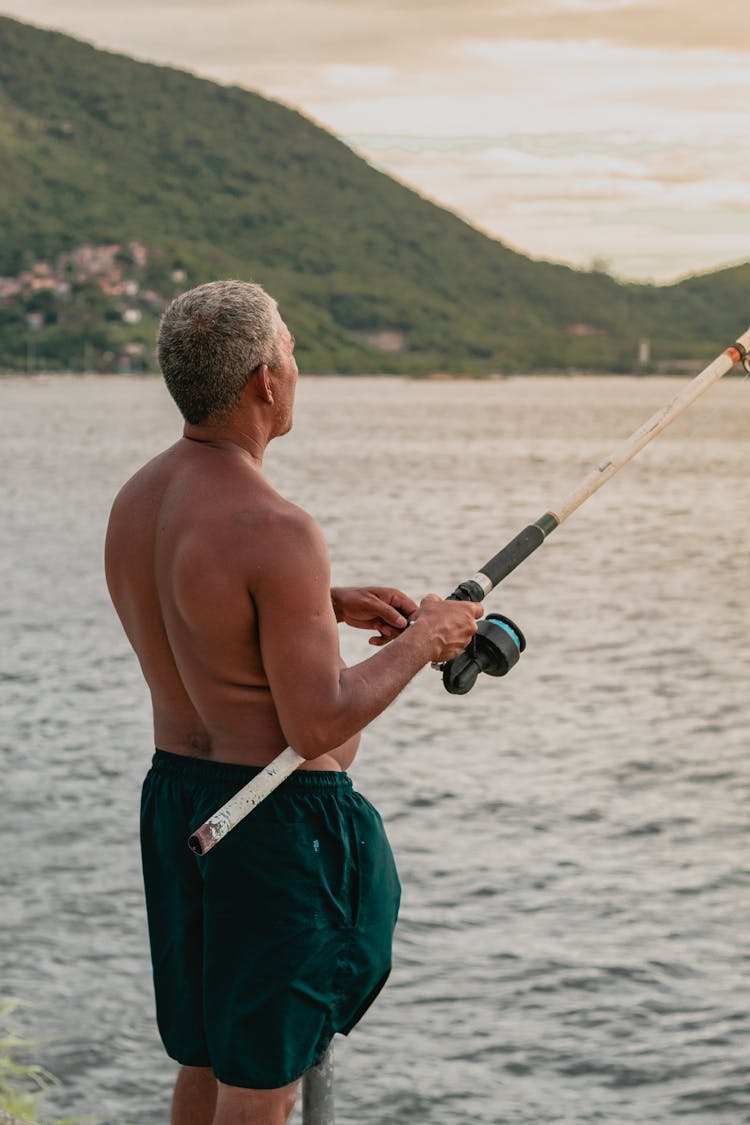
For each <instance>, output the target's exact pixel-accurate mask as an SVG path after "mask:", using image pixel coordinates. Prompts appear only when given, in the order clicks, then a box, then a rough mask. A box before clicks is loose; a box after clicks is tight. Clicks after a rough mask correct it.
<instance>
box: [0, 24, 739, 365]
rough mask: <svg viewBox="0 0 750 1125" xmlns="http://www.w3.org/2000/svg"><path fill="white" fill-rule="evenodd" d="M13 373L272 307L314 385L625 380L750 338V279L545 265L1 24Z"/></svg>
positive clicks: (209, 107) (213, 104)
mask: <svg viewBox="0 0 750 1125" xmlns="http://www.w3.org/2000/svg"><path fill="white" fill-rule="evenodd" d="M0 211H1V212H2V216H3V223H2V233H1V234H0V275H2V276H1V277H0V366H2V367H6V368H8V367H10V368H18V369H21V370H23V369H25V368H28V366H29V363H30V356H31V357H32V361H33V363H34V364H38V363H40V362H41V360H42V359H43V360H44V361H45V363H46V366H48V367H51V368H53V369H55V368H58V369H80V368H81V367H82V366H86V365H88V366H92V367H104V368H108V369H116V368H117V366H118V365H119V366H120V367H122V366H123V364H124V365H126V366H132V367H134V368H135V369H139V368H144V369H145V368H148V367H149V366H150V365H151V363H152V340H153V332H154V329H155V325H156V323H157V320H158V316H159V312H160V309H161V308H162V307H163V304H164V301H165V300H166V299H167V298H168V297H169V296H170V295H171V294H172V293H174V292H176V291H177V290H179V289H181V288H184V287H186V286H187V285H191V284H197V283H199V282H201V281H206V280H209V279H211V278H215V277H229V276H233V277H241V278H253V279H255V280H259V281H261V282H262V283H263V284H265V286H266V287H267V288H268V289H269V290H270V291H271V292H272V293H273V294H274V296H276V297H278V299H279V302H280V304H281V306H282V312H283V314H284V316H285V317H286V319H287V320H288V322H289V323H290V325H291V326H292V328H293V330H294V332H295V335H296V336H297V338H298V341H299V346H298V351H299V357H300V363H301V365H302V366H303V368H305V369H306V370H308V371H320V372H326V371H338V372H379V371H397V372H398V371H404V372H428V371H434V370H440V371H452V372H456V373H459V372H473V373H482V372H488V371H497V370H504V371H524V370H532V369H540V368H542V369H558V368H562V369H565V368H570V367H575V368H583V369H591V368H597V369H604V370H630V369H632V368H633V367H634V364H635V359H636V354H637V348H638V341H639V340H640V339H641V338H642V337H648V338H649V339H650V341H651V348H652V357H653V359H654V360H655V361H658V360H659V359H664V358H670V357H676V358H706V357H710V356H712V355H714V354H715V352H716V351H717V348H721V347H722V346H724V344H725V343H727V342H729V340H730V338H732V339H733V338H734V336H735V335H736V334H737V333H738V332H740V331H741V330H742V329H743V328H745V327H746V321H747V320H748V319H749V318H750V302H748V300H747V292H748V283H750V266H743V267H741V268H739V269H735V270H726V271H723V272H721V273H717V274H713V275H707V276H704V277H701V278H695V279H692V280H690V281H688V282H684V283H682V284H680V285H674V286H670V287H653V286H641V285H623V284H619V283H617V282H616V281H614V280H613V279H612V278H610V277H608V276H606V275H605V274H602V273H597V272H589V273H587V272H582V271H577V270H573V269H569V268H567V267H565V266H561V265H554V264H550V263H547V262H540V261H533V260H531V259H529V258H526V257H524V256H523V255H520V254H517V253H515V252H513V251H512V250H510V249H509V248H508V247H506V246H504V245H503V244H502V243H500V242H498V241H495V240H493V239H490V238H488V237H486V236H485V235H483V234H481V233H480V232H478V231H476V230H474V229H473V228H472V227H471V226H469V225H468V224H467V223H465V222H463V221H462V220H461V219H459V218H457V217H456V216H454V215H453V214H451V213H450V212H448V211H446V210H444V209H442V208H440V207H438V206H436V205H434V204H433V203H430V202H429V201H427V200H425V199H423V198H421V197H420V196H419V195H417V194H416V193H415V192H412V191H410V190H408V189H407V188H405V187H404V186H402V185H401V184H399V183H397V182H395V181H394V180H392V179H390V178H389V177H387V176H385V175H383V174H382V173H380V172H378V171H376V170H375V169H373V168H372V167H371V166H370V165H368V164H367V163H366V161H364V160H363V159H361V158H360V157H358V156H357V155H356V154H355V153H353V152H352V151H351V150H350V149H349V148H348V147H347V146H346V145H345V144H343V143H342V142H340V141H338V140H337V139H336V138H335V137H333V136H332V135H331V134H329V133H328V132H326V131H325V130H323V129H321V128H319V127H318V126H316V125H314V124H313V123H312V122H310V121H308V120H307V119H306V118H304V117H303V116H301V115H300V114H299V113H296V112H294V111H292V110H290V109H288V108H286V107H284V106H282V105H279V104H277V103H275V102H273V101H270V100H268V99H266V98H262V97H260V96H259V95H257V94H254V93H251V92H249V91H246V90H242V89H238V88H235V87H225V86H220V85H217V84H215V83H212V82H208V81H205V80H202V79H198V78H196V77H194V76H192V75H190V74H186V73H183V72H181V71H178V70H174V69H171V68H167V67H159V66H153V65H149V64H144V63H139V62H135V61H133V60H132V59H128V58H125V57H122V56H119V55H115V54H111V53H109V52H105V51H100V50H96V49H94V48H93V47H91V46H89V45H87V44H85V43H82V42H79V41H78V40H75V39H72V38H70V37H68V36H64V35H60V34H56V33H52V32H48V31H44V30H40V29H38V28H34V27H31V26H28V25H26V24H22V23H19V22H17V21H15V20H11V19H7V18H0Z"/></svg>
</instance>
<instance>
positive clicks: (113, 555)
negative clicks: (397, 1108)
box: [106, 281, 482, 1125]
mask: <svg viewBox="0 0 750 1125" xmlns="http://www.w3.org/2000/svg"><path fill="white" fill-rule="evenodd" d="M293 351H294V339H293V337H292V336H291V335H290V333H289V330H288V329H287V327H286V325H285V324H284V323H283V321H282V320H281V317H280V316H279V313H278V309H277V306H276V303H275V301H273V300H272V298H271V297H269V296H268V294H267V293H265V292H264V291H263V289H261V288H260V286H257V285H252V284H248V283H244V282H237V281H221V282H212V283H210V284H207V285H201V286H199V287H198V288H196V289H193V290H190V291H189V292H187V293H184V294H182V295H181V296H180V297H178V298H177V299H176V300H175V301H173V302H172V304H171V305H170V306H169V308H168V309H167V311H166V313H165V314H164V317H163V319H162V323H161V327H160V331H159V363H160V366H161V369H162V372H163V375H164V378H165V381H166V383H167V386H168V388H169V390H170V392H171V394H172V396H173V398H174V399H175V401H176V403H177V405H178V407H179V408H180V410H181V412H182V414H183V416H184V418H185V426H184V431H183V437H182V438H181V439H180V440H179V441H178V442H177V443H176V444H175V445H173V446H171V447H170V448H169V449H167V450H166V451H165V452H163V453H161V454H160V455H159V456H158V457H156V458H155V459H154V460H152V461H150V462H149V463H148V464H147V465H145V466H144V467H143V468H142V469H140V471H139V472H137V473H136V474H135V476H134V477H132V478H131V480H129V481H128V482H127V484H126V485H125V486H124V488H123V489H122V490H121V492H120V493H119V495H118V496H117V498H116V500H115V503H114V506H113V509H112V514H111V517H110V523H109V528H108V532H107V543H106V572H107V582H108V585H109V590H110V593H111V596H112V600H113V602H114V605H115V608H116V610H117V613H118V614H119V616H120V619H121V621H122V624H123V627H124V629H125V632H126V634H127V636H128V639H129V640H130V642H131V644H132V646H133V648H134V649H135V652H136V654H137V656H138V659H139V661H140V664H141V668H142V670H143V674H144V676H145V679H146V681H147V683H148V686H149V688H150V691H151V698H152V703H153V713H154V736H155V744H156V746H157V747H158V749H157V751H156V753H155V756H154V762H153V765H152V768H151V770H150V771H149V774H148V776H147V778H146V781H145V783H144V789H143V803H142V816H141V831H142V849H143V865H144V878H145V884H146V902H147V910H148V919H149V934H150V941H151V953H152V960H153V965H154V980H155V988H156V1001H157V1018H158V1023H159V1029H160V1032H161V1035H162V1039H163V1041H164V1044H165V1047H166V1049H167V1052H168V1053H169V1054H170V1055H171V1056H172V1057H173V1058H175V1059H176V1060H177V1061H178V1062H179V1063H180V1064H181V1067H180V1071H179V1075H178V1079H177V1084H176V1088H175V1094H174V1099H173V1105H172V1123H173V1125H210V1123H211V1122H213V1125H242V1123H245V1122H248V1123H249V1122H252V1123H253V1125H283V1122H285V1121H286V1120H287V1119H288V1115H289V1113H290V1112H291V1108H292V1105H293V1104H294V1098H295V1090H296V1084H297V1080H298V1079H299V1077H300V1076H301V1074H302V1073H303V1072H304V1071H305V1070H307V1069H308V1068H309V1067H310V1066H312V1065H314V1064H315V1063H316V1062H318V1061H319V1060H320V1058H321V1057H322V1055H323V1054H324V1052H325V1050H326V1048H327V1046H328V1043H329V1042H330V1039H331V1037H332V1035H333V1034H334V1033H335V1032H337V1031H342V1032H345V1033H346V1032H348V1031H349V1030H350V1029H351V1028H352V1027H353V1026H354V1024H356V1023H357V1021H358V1020H359V1018H360V1017H361V1015H362V1014H363V1013H364V1011H365V1009H366V1008H367V1007H368V1006H369V1004H370V1003H371V1002H372V1000H373V999H374V997H375V995H376V994H377V992H378V991H379V989H380V988H381V987H382V985H383V984H384V982H385V978H386V977H387V975H388V971H389V969H390V954H391V937H392V932H393V926H394V924H395V920H396V913H397V910H398V899H399V884H398V877H397V875H396V871H395V867H394V864H393V858H392V855H391V852H390V848H389V845H388V841H387V839H386V837H385V834H384V832H383V829H382V824H381V822H380V818H379V817H378V815H377V813H376V812H375V810H374V809H373V808H372V806H371V805H369V804H368V802H366V801H365V800H364V799H363V798H362V797H360V796H359V794H358V793H356V792H355V791H354V790H353V789H352V786H351V782H350V781H349V779H348V777H347V775H346V772H345V771H346V768H347V767H348V766H349V764H350V763H351V761H352V759H353V758H354V754H355V752H356V749H357V744H358V739H359V732H360V731H361V730H362V728H363V727H365V726H366V725H367V724H368V723H369V722H370V721H371V720H372V719H373V718H375V716H376V715H378V714H380V712H381V711H383V710H384V709H385V708H386V707H387V706H388V705H389V704H390V703H391V702H392V701H393V699H395V697H396V696H397V694H398V693H399V692H400V691H401V689H402V688H403V687H404V686H405V685H406V684H407V683H408V682H409V680H411V678H412V677H413V676H414V675H415V674H416V672H417V671H419V669H420V668H422V667H423V666H424V665H425V664H428V663H430V662H431V661H443V660H448V659H450V658H451V657H453V656H455V655H456V654H457V653H458V652H460V651H461V650H462V649H463V648H464V647H465V646H466V645H467V643H468V642H469V640H470V639H471V637H472V635H473V634H474V633H475V631H476V618H478V617H479V616H481V612H482V611H481V607H480V606H479V605H477V604H475V603H461V602H444V601H441V599H439V598H438V597H436V596H435V595H428V596H427V597H426V598H425V599H423V601H422V603H421V605H420V606H419V607H417V605H416V604H415V603H414V602H413V601H412V600H411V599H410V598H408V597H407V596H406V595H405V594H402V593H400V592H399V591H398V590H394V589H390V588H386V587H372V588H366V589H356V588H344V589H334V590H331V589H330V581H329V563H328V557H327V551H326V545H325V542H324V539H323V535H322V533H321V531H320V528H319V527H318V526H317V524H316V523H315V521H314V520H313V519H311V517H310V516H308V515H307V514H306V513H305V512H303V511H302V510H301V509H299V508H298V507H296V506H295V505H294V504H291V503H290V502H289V501H288V500H285V499H284V498H282V497H281V496H280V495H279V494H278V493H277V492H276V491H275V490H274V489H273V488H272V487H271V485H270V484H269V482H268V481H267V480H266V478H265V477H264V476H263V472H262V461H263V453H264V450H265V448H266V446H267V445H268V443H269V441H271V440H272V439H273V438H275V437H278V436H280V435H282V434H285V433H287V432H288V431H289V430H290V428H291V425H292V408H293V402H294V391H295V385H296V382H297V374H298V372H297V365H296V362H295V359H294V354H293ZM337 622H346V623H347V624H349V625H353V626H354V627H357V628H364V629H371V630H374V631H376V633H377V635H376V636H375V637H373V638H372V641H373V643H374V644H376V645H377V646H379V651H378V652H377V653H375V654H374V655H373V656H372V657H371V658H370V659H369V660H365V661H363V662H362V663H360V664H358V665H356V666H355V667H352V668H345V667H344V665H343V662H342V661H341V658H340V655H339V647H338V630H337ZM407 624H408V625H409V628H406V626H407ZM388 642H390V643H388ZM288 745H291V746H293V747H294V749H295V750H296V751H297V752H298V753H299V754H301V755H302V756H303V757H304V758H306V759H307V761H306V763H305V765H303V767H301V769H299V770H298V771H297V772H296V773H295V774H294V775H292V777H291V778H289V779H288V780H287V781H286V782H284V783H283V785H282V786H280V787H279V789H278V790H277V791H276V792H275V793H274V794H273V795H272V796H271V797H269V798H268V799H267V800H266V801H265V802H264V803H263V804H262V805H261V806H259V808H257V809H256V810H255V811H254V812H253V813H252V814H251V815H250V816H249V817H247V818H246V819H245V820H244V821H243V822H242V824H241V825H239V826H238V827H237V828H236V829H235V830H234V831H233V833H232V834H231V835H230V836H228V837H227V838H226V840H223V841H222V842H221V843H220V844H219V845H217V847H216V848H215V849H213V850H212V851H211V852H209V853H208V855H206V856H204V857H196V856H194V855H193V854H192V853H191V852H190V851H189V849H188V846H187V838H188V836H189V835H190V833H191V832H192V831H194V830H195V828H197V827H198V825H199V824H201V823H202V822H203V821H204V820H205V819H206V818H207V817H208V816H209V815H210V814H211V813H213V812H214V811H215V810H216V809H217V808H219V807H220V806H221V805H222V804H223V803H224V802H225V801H226V800H227V798H228V797H229V796H231V795H232V794H233V793H234V792H236V790H238V789H239V788H240V787H241V786H242V785H243V784H245V782H246V781H248V780H249V779H250V778H251V777H252V776H254V775H255V774H256V773H257V772H258V770H259V769H260V768H262V767H263V766H265V765H267V764H268V762H270V761H271V760H272V759H273V758H274V757H275V756H276V755H277V754H279V753H280V751H281V750H283V749H284V747H286V746H288Z"/></svg>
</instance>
